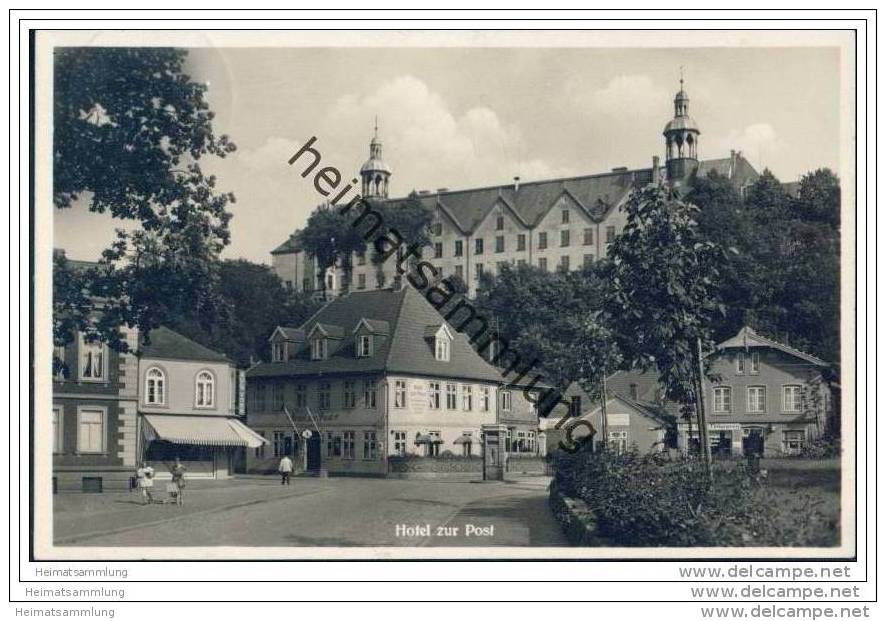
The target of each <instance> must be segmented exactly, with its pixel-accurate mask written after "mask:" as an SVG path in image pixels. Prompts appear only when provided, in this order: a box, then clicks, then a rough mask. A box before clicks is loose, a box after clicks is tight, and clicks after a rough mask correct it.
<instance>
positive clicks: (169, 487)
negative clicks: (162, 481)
mask: <svg viewBox="0 0 886 621" xmlns="http://www.w3.org/2000/svg"><path fill="white" fill-rule="evenodd" d="M166 493H167V495H168V496H169V498H167V499H165V500H164V501H163V502H164V503H169V504H173V505H174V504H176V503H177V502H178V495H179V489H178V485H177V484H176V483H175V482H174V481H170V482H169V483H167V484H166Z"/></svg>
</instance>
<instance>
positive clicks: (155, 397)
mask: <svg viewBox="0 0 886 621" xmlns="http://www.w3.org/2000/svg"><path fill="white" fill-rule="evenodd" d="M145 403H146V404H148V405H165V404H166V374H165V373H163V371H161V370H160V369H158V368H157V367H152V368H150V369H148V372H147V373H145Z"/></svg>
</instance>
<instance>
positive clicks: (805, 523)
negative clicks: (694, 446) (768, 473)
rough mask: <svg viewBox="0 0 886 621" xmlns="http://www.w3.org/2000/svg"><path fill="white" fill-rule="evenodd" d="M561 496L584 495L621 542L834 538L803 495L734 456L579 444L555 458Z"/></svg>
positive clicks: (603, 529)
mask: <svg viewBox="0 0 886 621" xmlns="http://www.w3.org/2000/svg"><path fill="white" fill-rule="evenodd" d="M555 467H556V471H555V480H556V485H557V487H558V489H559V490H560V491H561V492H562V493H563V494H564V495H566V496H573V497H576V498H581V499H582V500H584V501H585V502H586V503H587V505H588V507H589V508H590V509H591V510H592V511H593V512H594V515H595V517H596V521H597V527H598V530H599V534H600V535H601V536H603V537H605V538H606V539H607V540H608V541H610V542H611V543H612V544H613V545H621V546H785V545H833V536H834V532H835V528H834V524H833V523H831V522H830V521H828V520H827V519H825V518H824V516H823V515H822V514H821V513H820V512H819V511H818V510H817V502H818V501H816V500H815V499H814V498H813V497H812V496H811V495H809V494H801V493H796V494H793V495H792V496H791V497H790V498H788V499H785V498H784V497H783V495H781V496H778V497H777V498H776V495H775V493H774V492H772V491H771V490H768V489H767V488H766V487H765V485H764V484H762V483H761V482H760V481H759V479H758V478H757V476H756V475H755V474H753V473H750V472H749V471H747V470H746V469H745V466H744V465H743V464H740V463H728V464H719V465H715V467H714V472H713V484H710V483H709V482H708V479H707V475H706V474H705V470H704V467H703V464H702V463H701V462H700V461H698V460H696V459H694V458H685V457H679V458H676V459H670V458H668V457H667V456H666V455H663V454H646V455H640V454H639V453H637V452H628V453H625V454H621V455H616V454H613V453H609V452H601V453H590V452H587V451H579V452H577V453H575V454H572V455H569V454H565V453H558V454H557V456H556V458H555Z"/></svg>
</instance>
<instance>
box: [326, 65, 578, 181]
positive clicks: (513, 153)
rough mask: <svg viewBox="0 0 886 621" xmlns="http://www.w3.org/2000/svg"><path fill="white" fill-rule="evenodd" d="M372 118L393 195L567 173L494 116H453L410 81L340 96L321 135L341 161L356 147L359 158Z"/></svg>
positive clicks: (476, 110)
mask: <svg viewBox="0 0 886 621" xmlns="http://www.w3.org/2000/svg"><path fill="white" fill-rule="evenodd" d="M376 114H377V115H378V117H379V124H380V129H379V137H380V138H381V140H382V143H383V149H384V158H385V160H386V162H387V163H388V165H389V166H390V167H391V168H392V169H393V177H392V179H391V185H392V188H393V191H394V193H395V194H400V195H403V194H406V193H408V192H409V191H411V190H412V189H434V188H437V187H440V186H447V187H450V188H453V189H454V188H465V187H471V186H475V185H487V184H498V183H501V184H504V183H508V181H509V180H510V179H511V178H512V177H513V176H514V175H520V176H523V177H525V178H530V177H531V178H538V177H545V176H554V175H564V174H571V172H572V171H571V170H568V169H564V168H559V167H557V166H553V165H551V164H550V163H549V162H547V161H546V160H545V159H544V158H540V157H533V156H532V154H531V153H530V152H529V151H530V150H529V147H528V146H527V144H526V141H525V140H524V137H523V135H522V133H521V132H520V130H519V129H518V128H517V126H516V125H513V124H508V123H507V122H505V121H504V120H503V119H502V118H501V117H500V116H499V114H498V113H497V112H496V111H495V110H493V109H491V108H489V107H486V106H477V107H472V108H469V109H467V110H465V111H464V112H458V111H455V110H453V109H452V107H451V106H450V105H449V104H448V103H447V101H446V100H445V98H444V97H443V96H442V95H441V94H439V93H436V92H434V91H432V90H431V89H430V88H429V87H428V85H427V84H426V83H424V82H423V81H422V80H420V79H418V78H416V77H414V76H410V75H405V76H399V77H396V78H394V79H392V80H389V81H387V82H384V83H382V84H380V85H379V86H378V88H377V89H376V90H375V91H373V92H371V93H369V94H367V95H364V96H357V95H345V96H342V97H341V98H339V99H338V100H337V101H336V103H335V104H334V105H333V106H332V107H331V109H330V110H329V114H328V115H327V118H326V122H325V125H326V128H325V129H326V130H327V132H328V134H329V135H337V136H341V141H340V142H341V145H342V147H343V148H345V149H347V150H348V153H347V154H346V153H341V156H342V158H343V159H345V158H348V157H353V154H354V150H355V148H358V147H359V148H360V150H359V151H358V155H359V156H360V157H362V158H365V157H366V153H365V150H366V148H367V147H366V145H367V144H368V141H369V137H370V131H369V130H370V128H371V127H372V123H373V116H374V115H376ZM355 164H356V166H359V162H356V161H355Z"/></svg>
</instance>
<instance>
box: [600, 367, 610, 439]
mask: <svg viewBox="0 0 886 621" xmlns="http://www.w3.org/2000/svg"><path fill="white" fill-rule="evenodd" d="M600 435H601V436H603V438H602V440H601V442H602V447H603V449H604V450H605V449H607V448H608V446H609V421H608V420H606V371H605V370H604V371H603V377H602V378H601V380H600Z"/></svg>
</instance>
